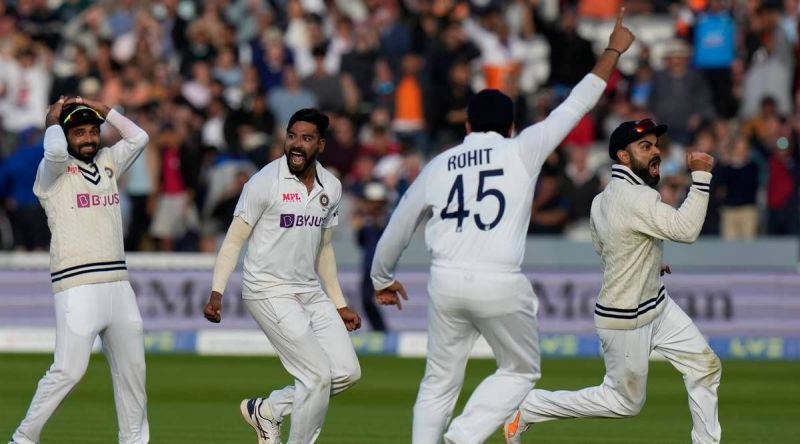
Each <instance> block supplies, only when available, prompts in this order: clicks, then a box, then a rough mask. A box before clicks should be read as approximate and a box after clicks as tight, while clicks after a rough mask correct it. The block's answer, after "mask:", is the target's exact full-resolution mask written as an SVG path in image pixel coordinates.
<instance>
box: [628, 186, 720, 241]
mask: <svg viewBox="0 0 800 444" xmlns="http://www.w3.org/2000/svg"><path fill="white" fill-rule="evenodd" d="M710 184H711V173H708V172H705V171H694V172H692V186H691V188H690V189H689V195H688V196H686V200H684V201H683V203H682V204H681V206H680V207H679V208H677V209H675V208H673V207H671V206H670V205H667V204H665V203H664V202H662V201H661V195H659V194H658V193H657V192H653V193H654V196H653V197H654V198H653V199H636V200H635V201H634V205H635V211H634V212H633V217H632V223H633V228H634V229H635V230H636V231H638V232H640V233H643V234H646V235H648V236H651V237H655V238H658V239H662V240H671V241H675V242H682V243H687V244H688V243H692V242H694V241H695V240H697V237H698V236H699V235H700V230H701V229H702V228H703V222H704V221H705V218H706V210H707V209H708V193H709V191H710Z"/></svg>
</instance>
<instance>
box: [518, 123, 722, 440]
mask: <svg viewBox="0 0 800 444" xmlns="http://www.w3.org/2000/svg"><path fill="white" fill-rule="evenodd" d="M666 131H667V127H666V125H656V123H655V122H654V121H653V120H651V119H644V120H639V121H635V122H624V123H623V124H621V125H620V126H619V127H618V128H617V129H616V130H614V132H613V133H612V134H611V141H610V142H609V152H608V154H609V156H611V159H612V160H614V162H615V163H614V165H613V166H612V167H611V181H610V182H609V184H608V186H606V188H605V190H603V192H602V193H600V194H598V195H597V196H596V197H595V198H594V200H593V201H592V210H591V216H590V219H589V222H590V228H591V233H592V244H593V245H594V249H595V251H596V252H597V254H598V255H600V264H601V267H602V269H603V287H602V288H601V289H600V294H599V295H598V296H597V304H595V309H594V321H595V326H596V327H597V334H598V336H600V344H601V345H602V347H603V359H604V361H605V365H606V376H605V378H604V379H603V383H602V384H601V385H599V386H596V387H590V388H585V389H583V390H578V391H574V392H571V391H557V392H551V391H547V390H533V391H531V392H530V394H529V395H528V396H527V397H526V398H525V401H524V402H523V403H522V405H521V406H520V409H519V411H518V412H516V413H515V414H514V415H513V416H512V417H511V419H510V420H509V421H508V422H507V423H506V425H505V433H506V440H507V442H509V443H520V442H522V441H521V438H520V435H521V434H522V433H523V432H524V431H525V430H526V429H527V428H528V426H529V425H530V424H535V423H537V422H544V421H551V420H554V419H563V418H625V417H629V416H634V415H637V414H638V413H639V411H640V410H641V409H642V407H643V406H644V401H645V395H646V393H647V391H646V388H647V370H648V360H649V359H650V353H651V352H652V351H653V350H656V351H658V352H659V353H661V355H663V356H664V357H665V358H667V360H668V361H669V362H670V363H671V364H672V365H673V366H674V367H675V368H676V369H677V370H678V371H679V372H681V373H682V374H683V380H684V383H685V384H686V390H687V391H688V392H689V410H690V412H691V414H692V424H693V426H692V443H694V444H708V443H718V442H719V440H720V436H721V434H722V430H721V428H720V425H719V418H718V413H717V388H718V387H719V382H720V378H721V375H722V366H721V364H720V361H719V358H717V355H716V354H714V352H713V351H712V350H711V347H709V346H708V342H706V340H705V338H704V337H703V335H702V334H701V333H700V330H698V329H697V326H695V325H694V323H693V322H692V320H691V319H690V318H689V316H687V315H686V313H684V312H683V310H681V308H680V307H679V306H678V305H677V304H676V303H675V302H673V301H672V299H671V298H670V297H669V293H668V292H667V290H666V288H665V287H664V283H663V282H662V280H661V276H662V275H663V274H664V272H668V273H669V272H670V270H669V267H664V266H662V262H661V259H662V256H663V252H664V241H665V240H671V241H674V242H682V243H692V242H694V241H695V240H696V239H697V236H698V235H699V234H700V229H701V228H702V227H703V222H704V220H705V216H706V209H707V207H708V193H709V187H710V183H711V168H712V167H713V166H714V159H713V158H712V157H711V156H709V155H708V154H705V153H689V155H688V156H687V159H686V164H687V165H688V166H689V169H690V170H691V171H692V181H693V183H692V186H691V188H690V189H689V195H688V196H687V197H686V200H684V201H683V204H681V206H680V208H678V209H675V208H673V207H671V206H669V205H667V204H665V203H663V202H661V196H660V195H659V194H658V191H656V190H655V189H654V188H653V187H655V186H656V184H658V181H659V179H660V165H661V155H660V154H661V152H660V150H659V149H658V137H660V136H661V135H663V134H664V133H665V132H666ZM641 438H642V439H641V441H644V440H645V438H644V437H641Z"/></svg>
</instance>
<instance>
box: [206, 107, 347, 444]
mask: <svg viewBox="0 0 800 444" xmlns="http://www.w3.org/2000/svg"><path fill="white" fill-rule="evenodd" d="M327 128H328V117H327V116H326V115H324V114H322V113H321V112H319V111H318V110H316V109H301V110H300V111H297V112H296V113H295V114H294V115H293V116H292V117H291V119H290V120H289V125H288V128H287V130H286V145H285V147H284V152H285V155H284V156H283V157H281V158H280V159H277V160H275V161H273V162H270V163H269V164H268V165H266V166H265V167H264V168H262V169H261V171H259V172H258V173H256V174H255V175H254V176H253V177H252V178H251V179H250V181H248V182H247V184H246V185H245V187H244V191H242V195H241V197H240V198H239V203H238V204H237V205H236V210H235V212H234V220H233V222H232V223H231V226H230V228H229V229H228V233H227V235H226V236H225V241H223V243H222V247H221V248H220V251H219V253H218V255H217V261H216V264H215V265H214V277H213V282H212V293H211V297H210V299H209V302H208V304H207V305H206V307H205V310H204V313H205V316H206V318H207V319H208V320H210V321H211V322H219V321H220V318H221V309H222V293H223V291H224V290H225V286H226V284H227V282H228V278H229V277H230V274H231V272H232V271H233V269H234V267H235V266H236V262H237V260H238V258H239V252H240V250H241V248H242V245H243V244H244V242H245V241H247V254H246V256H245V259H244V269H243V289H242V297H243V298H244V301H245V306H246V307H247V309H248V311H250V314H252V315H253V318H255V320H256V322H258V325H259V326H260V327H261V329H262V330H263V331H264V333H265V334H266V335H267V338H268V339H269V342H270V343H271V344H272V346H273V347H274V348H275V351H276V352H277V354H278V357H279V358H280V360H281V363H282V364H283V366H284V368H286V370H287V371H288V372H289V373H290V374H291V375H292V376H294V378H295V384H294V385H293V386H288V387H284V388H283V389H280V390H275V391H273V392H272V393H271V394H270V395H269V397H267V398H253V399H245V400H243V401H242V404H241V406H240V408H241V413H242V415H243V416H244V419H245V421H247V423H248V424H250V426H252V427H253V428H254V429H255V431H256V434H257V435H258V442H259V444H273V443H280V438H281V437H280V424H281V421H282V420H283V418H284V417H285V416H287V415H289V414H291V415H292V427H291V430H290V432H289V443H290V444H309V443H313V442H314V441H316V439H317V436H319V433H320V430H321V429H322V423H323V422H324V420H325V414H326V412H327V411H328V401H329V398H330V396H331V395H336V394H338V393H341V392H343V391H344V390H347V389H348V388H350V387H351V386H352V385H353V384H355V383H356V381H358V379H359V377H360V375H361V369H360V367H359V365H358V358H357V357H356V353H355V350H354V349H353V344H352V342H351V341H350V337H349V336H348V335H347V332H348V331H352V330H356V329H358V328H359V327H360V326H361V319H360V318H359V316H358V315H357V314H356V313H355V312H354V311H352V310H350V309H349V308H348V307H347V302H346V301H345V298H344V295H343V294H342V289H341V288H340V286H339V280H338V278H337V276H336V258H335V256H334V252H333V246H332V245H331V237H332V234H333V233H332V229H333V227H335V226H336V225H337V224H338V220H339V219H338V216H339V210H338V206H339V200H340V199H341V197H342V185H341V183H340V182H339V180H338V179H336V177H335V176H334V175H333V174H331V173H330V172H328V171H327V170H326V169H325V168H323V167H322V166H321V165H320V164H319V163H318V162H317V160H316V159H317V155H318V154H319V153H321V152H322V151H323V150H324V149H325V139H324V135H325V131H326V130H327ZM248 239H249V240H248ZM320 283H321V284H322V285H320Z"/></svg>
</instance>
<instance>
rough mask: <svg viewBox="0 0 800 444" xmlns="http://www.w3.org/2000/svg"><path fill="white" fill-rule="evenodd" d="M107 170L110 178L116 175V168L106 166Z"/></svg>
mask: <svg viewBox="0 0 800 444" xmlns="http://www.w3.org/2000/svg"><path fill="white" fill-rule="evenodd" d="M105 170H106V175H107V176H108V178H109V179H111V178H112V177H114V170H112V169H111V168H109V167H105Z"/></svg>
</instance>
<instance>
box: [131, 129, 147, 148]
mask: <svg viewBox="0 0 800 444" xmlns="http://www.w3.org/2000/svg"><path fill="white" fill-rule="evenodd" d="M133 143H134V145H135V146H136V147H137V148H142V147H144V146H147V144H148V143H150V135H149V134H147V132H146V131H144V130H142V131H141V132H139V134H137V135H136V137H135V138H134V141H133Z"/></svg>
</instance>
